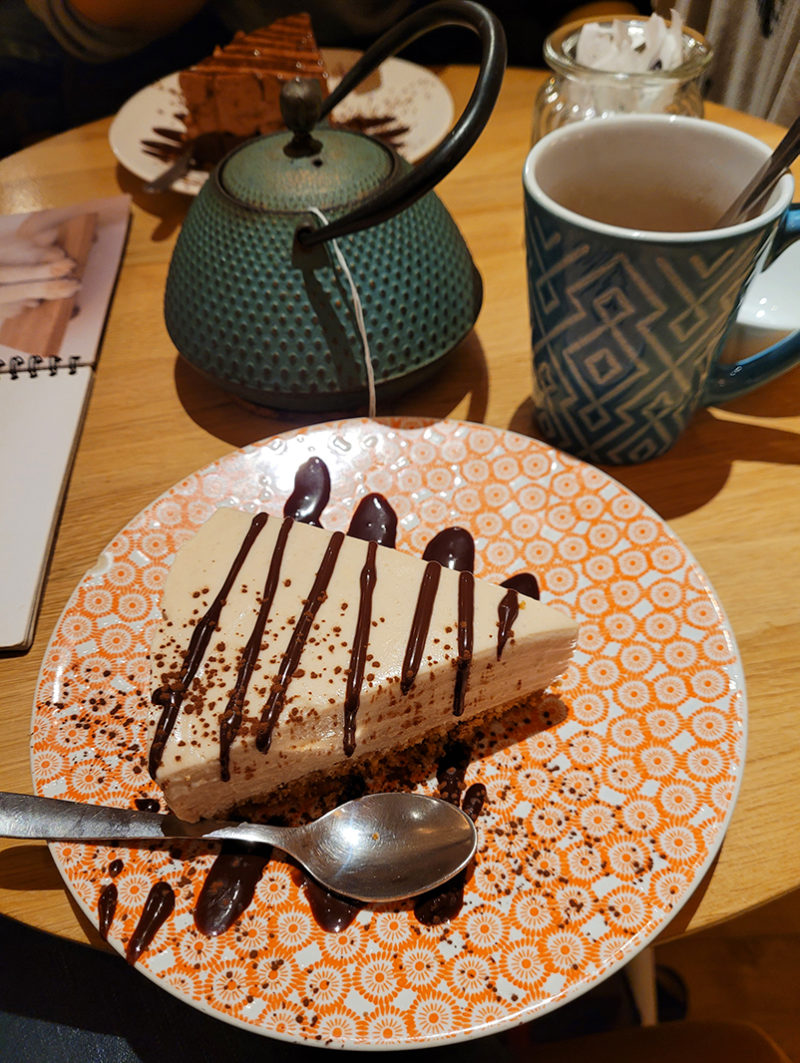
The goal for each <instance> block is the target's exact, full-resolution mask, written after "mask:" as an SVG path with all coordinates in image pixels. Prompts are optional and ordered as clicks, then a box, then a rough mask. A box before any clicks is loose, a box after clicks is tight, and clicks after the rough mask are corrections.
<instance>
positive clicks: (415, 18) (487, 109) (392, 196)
mask: <svg viewBox="0 0 800 1063" xmlns="http://www.w3.org/2000/svg"><path fill="white" fill-rule="evenodd" d="M449 25H452V26H466V27H468V28H471V29H473V30H475V32H476V33H477V34H478V35H479V36H480V38H481V46H482V54H481V65H480V70H479V72H478V78H477V81H476V83H475V87H474V89H473V90H472V95H471V96H470V98H469V102H468V103H467V106H466V108H465V109H464V112H463V114H462V115H461V117H460V118H459V119H458V121H457V122H456V124H455V125H454V126H453V128H452V129H451V130H450V132H449V133H448V134H447V136H446V137H445V138H444V139H443V140H442V142H441V143H440V144H439V145H438V147H436V148H435V149H434V150H433V151H432V152H431V154H430V155H428V156H427V158H425V159H424V160H423V161H422V162H421V163H419V165H417V166H415V167H413V168H412V169H411V170H409V171H407V172H406V173H405V174H403V176H402V177H400V179H399V180H397V181H395V182H393V183H392V184H390V185H388V186H386V187H385V188H383V189H382V190H381V191H380V192H379V193H378V194H377V195H375V196H372V197H370V198H368V199H366V200H364V201H363V202H362V203H360V204H359V205H358V206H357V207H356V208H355V209H354V210H352V211H350V212H349V213H348V214H344V215H342V217H340V218H336V219H334V220H333V221H331V222H329V223H328V224H327V225H323V226H321V227H320V228H318V229H315V228H312V227H311V226H308V227H303V228H302V229H300V230H299V231H298V233H297V239H298V241H299V242H300V244H301V245H302V246H304V247H312V246H314V245H315V244H320V243H323V242H324V241H325V240H333V239H335V238H337V237H339V236H346V235H347V234H348V233H354V232H358V231H359V230H361V229H366V228H368V227H369V226H370V225H377V224H378V223H379V222H382V221H386V219H387V218H390V217H391V216H392V215H393V214H396V213H397V212H398V211H399V210H401V209H404V208H405V207H410V206H411V204H412V203H414V202H416V200H418V199H419V198H420V197H421V196H424V195H425V193H426V192H430V190H431V189H432V188H433V187H434V185H436V184H438V182H439V181H441V180H442V178H443V177H445V176H446V175H447V174H448V173H449V172H450V171H451V170H452V169H453V167H454V166H455V165H456V164H457V163H458V162H460V161H461V159H463V158H464V156H465V155H466V154H467V152H468V151H469V149H470V148H471V147H472V145H473V144H474V143H475V141H476V140H477V139H478V137H479V136H480V134H481V132H482V130H483V127H484V126H485V125H486V122H487V121H488V118H489V115H490V114H491V113H492V109H493V107H494V105H495V103H496V101H497V97H498V94H499V92H500V86H501V84H502V82H503V74H504V73H505V67H506V38H505V33H504V31H503V27H502V25H501V24H500V21H499V19H498V18H497V16H496V15H495V14H493V13H492V12H491V11H488V10H487V9H486V8H485V7H482V6H481V5H480V4H477V3H474V0H439V2H438V3H433V4H428V5H426V6H425V7H423V8H421V9H420V10H419V11H416V12H414V13H413V14H411V15H409V16H408V17H407V18H405V19H403V20H402V21H401V22H398V23H397V25H396V26H393V27H392V28H391V29H389V30H387V32H386V33H384V35H383V36H382V37H380V38H379V39H378V40H377V41H376V42H375V43H374V44H373V45H372V46H371V47H370V48H368V49H367V51H366V52H365V53H364V55H363V56H362V57H361V58H360V59H359V61H358V62H357V63H356V64H355V66H354V67H353V68H352V69H351V70H349V71H348V72H347V73H346V74H345V76H344V77H343V78H342V80H341V82H340V83H339V84H338V85H337V86H336V88H335V89H334V91H333V92H332V93H331V94H330V96H328V98H327V99H326V100H325V101H324V103H323V105H322V112H321V114H320V118H324V117H325V116H326V115H327V114H328V113H329V112H330V111H332V110H333V108H334V107H335V106H336V105H337V104H338V103H340V102H341V101H342V99H343V98H344V97H345V96H346V95H347V94H348V92H350V91H351V89H354V88H355V87H356V86H357V85H358V84H360V83H361V82H362V81H363V80H364V78H365V77H367V75H368V74H371V73H372V71H373V70H375V69H376V68H377V67H378V66H380V64H381V63H382V62H383V61H384V60H385V59H388V58H389V57H390V56H392V55H394V54H395V52H398V51H400V49H401V48H404V47H405V46H406V45H407V44H410V43H411V42H412V41H414V40H416V38H417V37H419V36H421V35H422V34H424V33H427V32H428V31H430V30H432V29H436V28H438V27H439V26H449Z"/></svg>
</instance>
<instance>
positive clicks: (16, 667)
mask: <svg viewBox="0 0 800 1063" xmlns="http://www.w3.org/2000/svg"><path fill="white" fill-rule="evenodd" d="M441 75H442V77H443V79H444V81H445V82H446V83H447V85H448V86H449V88H450V90H451V92H452V94H453V96H454V99H455V102H456V107H457V108H459V107H460V106H461V105H462V104H463V103H464V102H465V101H466V99H467V97H468V95H469V92H470V91H471V87H472V84H473V79H474V73H473V71H471V70H470V69H468V68H459V67H450V68H447V69H445V70H443V71H441ZM542 77H543V75H542V74H541V73H537V72H534V71H523V70H509V71H508V73H507V76H506V79H505V82H504V86H503V90H502V95H501V98H500V101H499V103H498V106H497V108H496V110H495V112H494V114H493V116H492V119H491V121H490V123H489V125H488V127H487V128H486V130H485V132H484V133H483V135H482V137H481V139H480V140H479V142H478V144H477V145H476V147H475V148H473V150H472V151H471V152H470V154H469V155H468V156H467V158H466V159H465V160H464V161H463V162H462V163H461V164H460V165H459V166H458V167H456V169H455V171H454V172H453V173H452V174H451V175H450V176H449V177H448V178H447V179H446V180H445V181H444V182H443V183H442V184H441V185H440V187H439V192H440V195H441V197H442V198H443V200H444V202H445V204H446V205H447V207H448V208H449V210H450V211H451V213H452V214H453V216H454V217H455V219H456V221H457V223H458V225H459V226H460V228H461V230H462V232H463V234H464V236H465V237H466V240H467V242H468V244H469V245H470V248H471V250H472V253H473V257H474V259H475V262H476V264H477V266H478V268H479V269H480V271H481V273H482V275H483V279H484V284H485V301H484V306H483V310H482V312H481V315H480V318H479V320H478V323H477V327H476V329H475V331H474V334H472V335H471V336H470V337H469V338H468V339H467V340H466V341H465V342H464V343H463V345H462V349H461V351H460V352H459V357H458V358H457V359H455V360H452V361H451V362H450V363H449V366H450V368H449V369H448V371H446V372H443V373H441V374H440V375H439V376H438V378H435V379H434V380H433V381H432V382H431V383H429V384H427V385H425V387H424V388H420V389H418V390H417V391H415V392H412V393H410V394H408V395H406V396H405V397H403V398H401V399H399V400H398V401H397V402H396V403H395V404H394V405H393V407H392V408H391V409H383V408H382V409H381V410H380V412H381V413H384V414H389V413H402V414H409V415H415V414H416V415H428V416H436V417H448V416H452V417H455V418H460V419H465V420H471V421H482V422H486V423H488V424H492V425H497V426H499V427H503V428H510V429H513V430H515V431H519V432H522V433H527V434H532V432H533V429H532V424H531V407H530V402H529V400H528V398H527V397H526V396H527V394H528V392H529V388H530V364H529V335H528V321H527V318H528V309H527V296H526V289H525V263H524V249H523V223H522V193H521V169H522V163H523V160H524V158H525V154H526V151H527V148H528V144H529V136H530V125H531V108H532V104H533V98H534V95H535V92H536V89H537V87H538V85H539V84H540V82H541V79H542ZM707 117H709V118H711V119H714V120H715V121H720V122H723V123H726V124H730V125H735V126H737V127H739V128H741V129H745V130H747V131H749V132H751V133H753V134H754V135H756V136H758V137H760V138H761V139H763V140H764V141H765V142H766V143H768V144H770V145H774V144H776V143H777V141H778V139H779V138H780V135H781V131H780V130H779V129H778V128H777V127H776V126H773V125H770V124H768V123H766V122H763V121H761V120H759V119H755V118H750V117H746V116H744V115H741V114H738V113H735V112H732V111H728V110H725V109H723V108H720V107H713V106H709V107H708V114H707ZM108 126H109V122H108V121H99V122H95V123H93V124H91V125H88V126H84V127H82V128H80V129H76V130H72V131H70V132H67V133H64V134H62V135H60V136H56V137H53V138H52V139H50V140H47V141H45V142H43V143H41V144H37V145H35V146H33V147H31V148H28V149H27V150H25V151H22V152H20V153H18V154H17V155H14V156H12V157H10V158H7V159H5V160H3V161H2V162H0V212H2V213H4V214H10V213H17V212H23V211H30V210H36V209H39V208H43V207H48V206H59V205H64V204H69V203H72V202H80V201H81V200H84V199H91V198H95V197H98V196H109V195H115V194H117V193H119V192H120V191H124V192H129V193H130V194H131V195H132V196H133V219H132V226H131V231H130V237H129V240H128V244H127V250H126V252H125V257H124V261H123V266H122V271H121V275H120V279H119V284H118V286H117V290H116V295H115V298H114V302H113V305H112V308H111V313H110V317H109V321H108V327H107V330H106V334H105V339H104V343H103V348H102V356H101V360H100V365H99V369H98V371H97V379H96V384H95V388H94V393H93V397H92V400H91V405H90V408H89V413H88V417H87V420H86V424H85V428H84V431H83V436H82V440H81V443H80V448H79V450H78V454H77V459H76V462H75V466H74V471H73V474H72V480H71V484H70V487H69V493H68V496H67V500H66V504H65V506H64V511H63V516H62V520H61V527H60V532H59V535H58V540H57V544H56V547H55V552H54V556H53V560H52V565H51V569H50V574H49V579H48V582H47V587H46V592H45V595H44V602H43V606H42V611H41V616H40V619H39V624H38V631H37V635H36V640H35V643H34V645H33V647H32V649H31V650H30V652H28V653H27V654H25V655H23V656H19V657H8V658H6V659H4V660H2V661H0V726H1V728H2V732H1V733H2V758H1V759H0V789H3V790H16V791H22V792H31V790H32V780H31V773H30V766H29V724H30V718H31V709H32V702H33V696H34V690H35V683H36V677H37V673H38V669H39V666H40V663H41V660H42V657H43V654H44V651H45V647H46V645H47V640H48V638H49V635H50V632H51V631H52V629H53V627H54V625H55V623H56V620H57V618H58V616H59V614H60V612H61V610H62V608H63V606H64V604H65V603H66V601H67V599H68V597H69V595H70V594H71V592H72V590H73V589H74V587H75V585H76V584H77V583H78V581H79V580H80V579H81V577H82V576H83V574H84V572H85V571H86V570H87V569H88V568H89V567H90V566H91V564H92V563H93V561H94V560H95V558H96V557H97V555H98V553H99V552H100V550H101V549H102V548H103V547H104V546H105V544H106V543H107V542H109V541H110V540H111V539H112V538H113V536H114V535H115V533H116V532H117V531H118V530H119V529H120V528H121V527H122V526H123V525H125V524H126V523H127V522H128V521H129V520H130V519H131V518H132V517H133V516H134V515H135V514H136V513H137V512H138V511H139V510H140V509H142V508H143V507H144V506H145V505H147V504H148V503H149V502H150V501H151V500H152V499H153V498H154V497H156V496H157V495H158V494H160V493H161V492H162V491H164V490H165V489H167V488H168V487H170V486H171V485H172V484H174V483H176V482H177V481H178V480H180V479H182V478H183V477H184V476H186V475H187V474H188V473H190V472H192V471H193V470H195V469H197V468H199V467H202V466H204V465H206V464H207V463H208V462H211V461H213V460H214V459H216V458H218V457H219V456H220V455H222V454H224V453H226V452H227V451H229V450H231V449H232V448H234V447H238V446H241V445H243V444H246V443H249V442H252V441H254V440H257V439H262V438H264V437H266V436H269V435H272V434H273V433H275V432H279V431H284V430H286V429H289V428H291V427H293V426H295V425H298V424H301V423H310V422H311V421H313V420H317V421H319V420H325V419H327V418H326V417H310V418H308V419H307V420H303V419H301V418H297V417H286V418H283V417H276V416H261V415H258V414H256V413H253V412H249V411H246V410H244V409H243V408H242V407H241V406H240V405H238V404H237V403H235V402H233V401H232V400H231V399H229V398H228V397H226V396H225V394H224V393H223V392H221V391H219V390H217V389H216V388H215V387H213V386H212V385H210V384H208V383H206V382H204V381H203V380H202V379H201V378H200V377H199V376H198V375H196V374H195V372H194V371H193V370H191V369H190V368H188V367H186V366H184V365H183V364H182V363H179V362H178V361H177V360H176V353H175V349H174V347H173V345H172V343H171V342H170V340H169V338H168V336H167V332H166V329H165V327H164V320H163V314H162V294H163V291H164V283H165V278H166V273H167V266H168V263H169V259H170V255H171V252H172V248H173V244H174V241H175V237H176V234H177V232H178V229H179V227H180V225H181V221H182V219H183V217H184V214H185V211H186V209H187V207H188V200H187V199H186V198H185V197H182V196H180V195H177V194H174V193H166V194H163V195H160V196H155V197H152V196H151V197H148V196H145V195H144V194H143V193H142V191H141V181H139V180H138V179H137V178H136V177H134V176H133V175H131V174H130V173H128V172H127V171H126V170H125V169H124V168H122V167H121V166H119V165H117V164H116V162H115V159H114V156H113V155H112V153H111V149H110V147H109V144H108ZM796 177H797V178H800V168H798V170H797V171H796ZM798 463H800V370H797V369H795V370H794V371H792V372H790V373H788V374H786V375H785V376H783V377H782V378H781V379H780V380H778V381H775V382H774V383H772V384H770V385H768V386H766V387H764V388H762V389H761V390H759V391H757V392H756V393H755V394H754V395H752V396H749V397H747V398H744V399H740V400H738V401H736V402H732V403H730V404H728V405H727V406H726V407H725V408H724V409H714V410H708V411H703V412H701V413H699V414H698V415H697V416H696V417H695V419H694V421H693V422H692V424H691V426H690V427H689V429H688V431H687V432H686V433H685V434H684V436H683V437H682V438H681V440H680V441H679V442H678V444H677V445H676V446H675V447H674V449H673V450H672V451H671V452H670V453H668V454H667V455H666V456H664V457H662V458H659V459H657V460H656V461H653V462H651V463H649V464H645V465H641V466H634V467H630V468H623V469H616V470H614V475H615V476H616V477H617V478H618V479H620V480H621V481H622V482H623V483H624V484H626V485H627V486H628V487H629V488H631V489H632V490H633V491H635V492H636V493H637V494H638V495H640V496H641V497H642V498H643V499H644V500H645V501H646V502H648V503H649V504H650V505H651V506H652V507H653V508H654V509H655V510H656V511H657V512H658V513H660V514H661V515H662V516H663V517H664V518H665V519H666V520H667V521H669V523H670V524H671V526H672V527H673V528H674V530H675V531H676V533H677V534H678V535H679V536H680V537H681V538H682V539H683V541H684V542H685V543H686V544H687V546H688V547H689V549H690V550H691V551H692V552H693V554H694V555H695V557H696V558H697V560H698V561H699V563H700V565H701V566H702V567H703V569H704V570H705V572H706V573H707V574H708V576H709V578H710V580H711V582H712V584H713V586H714V588H715V590H716V592H717V594H718V596H719V598H720V599H721V601H722V602H723V604H724V607H725V609H726V611H727V613H728V616H729V619H730V622H731V624H732V625H733V628H734V631H735V633H736V637H737V639H738V643H739V648H740V651H741V655H742V658H743V661H744V669H745V673H746V677H747V686H748V695H749V711H750V724H749V727H750V732H749V742H748V750H747V763H746V769H745V773H744V783H743V787H742V790H741V795H740V798H739V801H738V805H737V807H736V810H735V813H734V817H733V821H732V823H731V826H730V830H729V832H728V835H727V838H726V840H725V843H724V845H723V848H722V851H721V855H720V857H719V861H718V864H717V866H716V869H715V870H714V872H713V875H712V876H711V877H710V881H709V882H708V883H707V888H706V889H705V890H704V891H703V890H698V891H697V900H698V901H699V907H697V908H696V910H695V911H693V912H691V913H689V912H688V911H687V912H685V913H683V916H682V925H681V927H680V928H681V929H683V924H685V923H686V922H687V920H689V927H690V928H691V929H698V928H701V927H705V926H708V925H710V924H712V923H715V922H717V921H719V920H723V919H727V918H730V917H731V916H734V915H736V914H738V913H740V912H743V911H745V910H747V909H749V908H752V907H754V906H756V905H759V904H763V903H764V902H766V901H768V900H770V899H773V898H775V897H777V896H779V895H781V894H783V893H785V892H787V891H789V890H792V889H795V888H797V887H798V886H799V885H800V846H798V845H797V843H796V840H795V837H794V831H793V830H790V829H789V828H790V826H792V825H793V824H794V822H795V818H796V811H797V808H798V807H800V768H798V765H800V726H799V725H798V710H797V692H796V687H797V660H798V650H800V637H798V632H799V631H800V593H799V592H800V550H798V542H800V475H799V474H798ZM7 503H8V500H7V499H4V500H2V502H0V504H7ZM1 548H2V549H8V544H2V546H1ZM692 907H694V906H692ZM0 912H2V913H4V914H6V915H10V916H13V917H16V918H17V919H20V920H22V921H24V922H27V923H30V924H32V925H35V926H37V927H41V928H44V929H46V930H50V931H53V932H55V933H58V934H61V935H66V936H69V937H72V938H75V939H77V940H81V941H85V940H89V941H91V942H93V943H95V944H99V943H100V941H99V936H98V935H97V934H96V933H95V931H94V929H93V928H92V927H91V926H90V925H89V924H88V922H87V921H86V920H85V919H84V918H83V916H82V915H81V914H80V913H78V911H77V909H76V908H75V907H74V906H73V905H72V904H71V902H70V899H69V897H68V894H67V892H66V890H65V888H64V886H63V884H62V881H61V878H60V876H59V875H58V873H57V871H56V869H55V865H54V864H53V862H52V860H51V859H50V856H49V852H48V850H47V848H46V846H44V845H43V844H38V843H21V842H0ZM679 918H681V917H679Z"/></svg>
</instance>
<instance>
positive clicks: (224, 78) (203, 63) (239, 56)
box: [178, 13, 328, 138]
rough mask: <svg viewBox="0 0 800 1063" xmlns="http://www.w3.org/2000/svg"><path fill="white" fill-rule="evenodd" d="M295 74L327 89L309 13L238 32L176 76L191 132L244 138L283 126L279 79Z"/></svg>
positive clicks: (280, 82)
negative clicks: (261, 27) (252, 29)
mask: <svg viewBox="0 0 800 1063" xmlns="http://www.w3.org/2000/svg"><path fill="white" fill-rule="evenodd" d="M295 77H303V78H315V79H316V80H317V81H319V82H320V84H321V86H322V94H323V96H327V95H328V75H327V71H326V70H325V64H324V61H323V59H322V55H321V54H320V51H319V48H318V47H317V42H316V40H315V39H314V32H313V29H312V27H311V19H310V17H309V16H308V15H307V14H305V13H302V14H298V15H288V16H287V17H286V18H281V19H277V21H275V22H273V23H271V24H270V25H269V26H265V27H264V28H263V29H257V30H254V31H253V32H252V33H241V32H240V33H237V34H236V35H235V36H234V38H233V40H232V41H231V42H230V44H228V45H225V47H223V48H216V49H215V50H214V54H213V55H210V56H208V58H206V59H202V60H200V62H198V63H195V64H194V66H191V67H189V68H188V69H187V70H182V71H181V72H180V74H179V76H178V83H179V85H180V89H181V92H182V93H183V99H184V103H185V105H186V114H185V115H184V116H183V117H184V121H185V124H186V132H187V136H188V137H190V138H191V137H197V136H199V135H200V134H201V133H227V134H231V135H233V136H236V137H242V138H246V137H252V136H256V135H257V134H259V133H272V132H275V130H278V129H283V128H284V126H283V119H282V118H281V112H280V103H279V99H280V90H281V85H282V84H283V82H284V81H289V80H290V79H291V78H295Z"/></svg>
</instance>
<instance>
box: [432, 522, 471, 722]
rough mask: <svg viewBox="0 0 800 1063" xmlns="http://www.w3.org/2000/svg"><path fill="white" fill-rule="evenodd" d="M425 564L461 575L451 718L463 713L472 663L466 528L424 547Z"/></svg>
mask: <svg viewBox="0 0 800 1063" xmlns="http://www.w3.org/2000/svg"><path fill="white" fill-rule="evenodd" d="M422 558H423V560H424V561H438V562H439V564H440V565H441V566H442V567H443V568H452V569H454V570H455V571H456V572H460V573H461V575H460V577H459V580H458V659H457V660H456V682H455V689H454V691H453V715H454V716H461V715H462V714H463V712H464V697H465V695H466V691H467V679H468V677H469V666H470V663H471V661H472V632H473V621H474V612H475V608H474V600H475V577H474V575H473V572H474V569H475V540H474V539H473V538H472V536H471V535H470V533H469V532H468V531H467V530H466V528H457V527H456V528H445V529H444V530H443V531H440V532H439V533H438V535H435V536H434V537H433V539H431V541H430V542H429V543H428V545H427V546H426V547H425V552H424V553H423V555H422Z"/></svg>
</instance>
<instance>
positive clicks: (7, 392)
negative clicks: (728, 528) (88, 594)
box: [0, 196, 130, 650]
mask: <svg viewBox="0 0 800 1063" xmlns="http://www.w3.org/2000/svg"><path fill="white" fill-rule="evenodd" d="M129 218H130V197H129V196H114V197H113V198H111V199H102V200H94V201H92V202H89V203H80V204H75V205H73V206H70V207H66V208H59V209H53V210H45V211H37V212H36V213H34V214H17V215H9V216H4V217H0V650H24V649H27V648H28V647H29V646H30V644H31V642H32V641H33V634H34V631H35V627H36V618H37V615H38V611H39V602H40V599H41V593H42V588H43V586H44V580H45V574H46V572H47V566H48V562H49V558H50V553H51V550H52V546H53V543H54V540H55V534H56V529H57V526H58V518H59V514H60V511H61V505H62V502H63V499H64V494H65V491H66V487H67V483H68V481H69V475H70V471H71V469H72V462H73V458H74V456H75V450H76V448H77V445H78V440H79V438H80V432H81V426H82V424H83V418H84V415H85V412H86V408H87V405H88V402H89V397H90V394H91V390H92V383H93V380H94V367H95V365H96V363H97V358H98V355H99V350H100V339H101V336H102V333H103V327H104V325H105V320H106V315H107V313H108V307H109V304H110V302H111V295H112V292H113V289H114V284H115V281H116V277H117V273H118V270H119V264H120V261H121V258H122V249H123V247H124V244H125V237H126V235H127V231H128V222H129Z"/></svg>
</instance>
